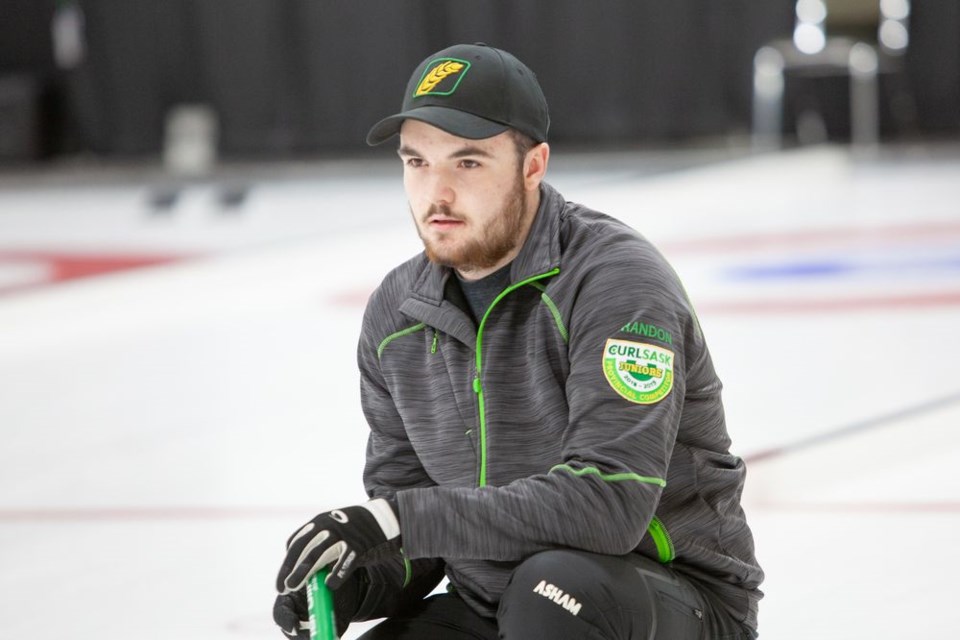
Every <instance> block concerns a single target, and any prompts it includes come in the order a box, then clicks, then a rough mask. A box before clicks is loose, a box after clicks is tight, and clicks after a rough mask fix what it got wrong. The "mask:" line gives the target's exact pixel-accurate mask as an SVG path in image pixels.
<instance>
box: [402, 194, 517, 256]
mask: <svg viewBox="0 0 960 640" xmlns="http://www.w3.org/2000/svg"><path fill="white" fill-rule="evenodd" d="M526 209H527V193H526V191H524V190H523V181H522V178H521V177H520V176H517V180H516V182H515V183H514V185H513V188H512V189H511V190H510V192H509V193H508V194H507V197H506V199H505V200H504V203H503V206H502V207H501V209H500V212H499V214H498V215H496V216H494V217H493V218H491V219H490V221H489V222H488V223H487V224H486V226H485V227H484V228H483V229H482V231H481V232H480V233H479V234H476V236H475V237H472V238H470V239H469V240H467V241H466V242H465V243H463V244H459V245H458V246H455V247H449V246H443V245H440V244H439V243H432V242H430V241H429V240H427V239H426V238H424V235H423V234H422V233H420V227H419V226H418V227H417V233H418V234H419V235H420V239H421V240H422V241H423V246H424V250H425V252H426V254H427V258H428V259H429V260H430V261H431V262H434V263H436V264H439V265H443V266H446V267H453V268H454V269H456V270H458V271H460V272H462V273H469V272H471V271H478V270H482V269H489V268H490V267H493V266H496V265H497V263H499V262H500V261H501V260H503V258H504V257H506V256H507V255H508V254H509V253H510V252H511V251H513V250H514V249H515V248H516V246H517V243H518V242H519V241H520V235H521V233H522V232H523V226H524V216H525V214H526ZM436 214H442V215H444V216H448V217H451V218H453V219H455V220H465V219H466V217H465V216H463V215H460V214H458V213H457V212H456V211H452V210H451V209H450V208H449V207H447V206H446V205H431V206H430V209H429V210H428V211H427V213H426V214H425V215H424V216H423V218H422V220H423V223H424V224H427V222H426V221H427V220H428V219H429V218H430V216H433V215H436Z"/></svg>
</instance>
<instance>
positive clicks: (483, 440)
mask: <svg viewBox="0 0 960 640" xmlns="http://www.w3.org/2000/svg"><path fill="white" fill-rule="evenodd" d="M558 273H560V268H559V267H557V268H556V269H553V270H552V271H548V272H547V273H541V274H540V275H538V276H532V277H530V278H527V279H526V280H522V281H520V282H518V283H516V284H512V285H510V286H509V287H507V288H506V289H504V290H503V291H501V292H500V295H498V296H497V297H496V298H494V299H493V302H491V303H490V306H489V307H487V311H486V312H485V313H484V314H483V318H482V319H481V320H480V326H479V327H478V328H477V377H476V378H474V379H473V392H474V393H476V394H477V403H478V405H479V408H480V474H479V477H478V479H477V486H480V487H485V486H487V419H486V414H485V409H484V402H483V386H482V385H481V383H480V371H481V369H482V365H483V355H482V354H481V352H480V347H481V345H482V343H483V328H484V327H485V326H486V324H487V318H489V317H490V312H491V311H493V308H494V307H495V306H497V303H498V302H500V301H501V300H503V298H504V296H506V295H507V294H508V293H510V292H511V291H516V290H517V289H519V288H520V287H522V286H524V285H527V284H530V283H531V282H535V281H537V280H543V279H544V278H551V277H553V276H555V275H557V274H558Z"/></svg>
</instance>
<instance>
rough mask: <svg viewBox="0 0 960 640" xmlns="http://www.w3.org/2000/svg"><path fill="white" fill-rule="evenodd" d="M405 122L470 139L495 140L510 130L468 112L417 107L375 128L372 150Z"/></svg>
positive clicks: (370, 142)
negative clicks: (415, 122) (417, 123)
mask: <svg viewBox="0 0 960 640" xmlns="http://www.w3.org/2000/svg"><path fill="white" fill-rule="evenodd" d="M404 120H419V121H420V122H426V123H427V124H431V125H433V126H435V127H438V128H440V129H443V130H444V131H446V132H447V133H450V134H453V135H455V136H459V137H461V138H469V139H470V140H481V139H483V138H492V137H493V136H496V135H499V134H501V133H503V132H504V131H506V130H507V129H509V128H510V127H508V126H507V125H505V124H500V123H499V122H494V121H493V120H487V119H486V118H481V117H479V116H475V115H473V114H472V113H467V112H466V111H459V110H457V109H448V108H447V107H433V106H428V107H418V108H416V109H411V110H409V111H404V112H402V113H398V114H396V115H392V116H390V117H388V118H384V119H383V120H381V121H380V122H378V123H377V124H375V125H373V127H371V128H370V132H369V133H367V144H368V145H370V146H371V147H372V146H376V145H378V144H380V143H382V142H386V141H387V140H389V139H390V138H392V137H393V136H395V135H397V134H398V133H400V127H401V126H403V121H404Z"/></svg>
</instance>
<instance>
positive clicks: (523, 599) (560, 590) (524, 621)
mask: <svg viewBox="0 0 960 640" xmlns="http://www.w3.org/2000/svg"><path fill="white" fill-rule="evenodd" d="M592 555H594V554H589V553H586V552H582V551H569V550H565V549H557V550H550V551H542V552H540V553H537V554H535V555H533V556H530V557H529V558H527V559H526V560H525V561H523V562H522V563H521V564H520V565H519V566H518V567H517V568H516V569H515V570H514V572H513V575H511V577H510V582H509V583H508V584H507V588H506V590H505V591H504V593H503V596H502V597H501V599H500V608H499V610H498V612H497V621H498V625H499V628H500V637H501V638H504V639H505V640H515V639H516V640H524V639H526V640H529V638H551V640H564V639H565V638H571V639H572V638H580V639H584V638H586V639H590V640H601V639H606V640H610V639H612V638H615V637H616V635H615V628H616V627H618V626H619V625H618V624H616V623H615V622H614V623H613V624H611V622H613V621H611V620H609V619H608V616H609V615H610V613H611V612H610V611H608V609H609V608H610V604H611V602H614V601H615V599H614V598H612V597H609V596H610V595H611V594H610V591H609V590H610V589H612V588H614V586H613V585H610V584H607V583H606V579H605V574H604V573H602V572H600V571H598V570H597V568H596V563H594V562H591V561H590V558H589V556H592ZM614 615H616V612H614Z"/></svg>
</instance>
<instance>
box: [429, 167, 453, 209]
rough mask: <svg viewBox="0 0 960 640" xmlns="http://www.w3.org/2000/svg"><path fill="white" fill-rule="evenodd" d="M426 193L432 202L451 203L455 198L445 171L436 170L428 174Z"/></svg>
mask: <svg viewBox="0 0 960 640" xmlns="http://www.w3.org/2000/svg"><path fill="white" fill-rule="evenodd" d="M428 195H429V198H430V202H431V203H432V204H444V205H452V204H453V202H454V200H456V192H455V191H454V190H453V186H452V184H451V180H450V176H448V175H447V174H446V172H443V171H436V172H434V173H433V174H432V175H431V176H430V185H429V191H428Z"/></svg>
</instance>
